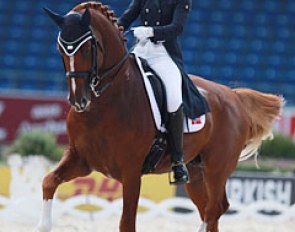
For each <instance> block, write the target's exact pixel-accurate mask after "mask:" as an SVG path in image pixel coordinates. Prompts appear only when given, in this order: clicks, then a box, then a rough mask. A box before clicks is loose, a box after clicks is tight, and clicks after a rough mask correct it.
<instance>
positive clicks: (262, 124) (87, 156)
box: [38, 2, 283, 232]
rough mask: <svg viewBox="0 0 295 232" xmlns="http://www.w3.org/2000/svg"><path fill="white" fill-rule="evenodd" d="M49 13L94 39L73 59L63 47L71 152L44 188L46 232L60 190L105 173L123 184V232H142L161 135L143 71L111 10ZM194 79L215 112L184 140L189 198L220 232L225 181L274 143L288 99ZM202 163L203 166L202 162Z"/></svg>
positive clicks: (206, 226)
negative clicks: (148, 163) (143, 194)
mask: <svg viewBox="0 0 295 232" xmlns="http://www.w3.org/2000/svg"><path fill="white" fill-rule="evenodd" d="M46 11H47V13H48V14H49V16H50V17H51V18H52V19H53V20H54V21H55V23H56V24H57V25H58V26H59V28H60V29H61V33H63V30H68V31H71V30H72V29H73V28H70V27H69V28H68V26H69V23H68V21H67V20H68V18H69V17H73V16H71V15H73V14H76V15H79V17H80V18H79V20H80V22H79V25H87V24H88V26H89V24H90V28H91V33H90V34H88V36H89V38H88V37H87V38H88V39H85V41H84V43H83V44H81V46H78V48H77V51H76V52H75V53H74V55H69V54H67V53H69V51H68V52H67V51H66V48H64V47H62V43H61V42H60V41H59V45H58V47H59V51H60V53H61V55H62V58H63V61H64V65H65V69H66V72H67V77H68V88H69V102H70V104H71V105H72V108H71V110H70V111H69V113H68V117H67V130H68V136H69V147H68V148H67V149H66V150H65V151H64V154H63V157H62V159H61V161H60V162H59V165H58V166H57V168H56V169H55V170H54V171H52V172H50V173H49V174H48V175H47V176H46V177H45V178H44V180H43V212H42V218H41V220H40V222H39V225H38V228H39V231H50V229H51V219H50V218H51V206H52V199H53V196H54V193H55V191H56V188H57V187H58V185H59V184H61V183H63V182H65V181H69V180H72V179H73V178H76V177H82V176H86V175H88V174H90V173H91V172H92V171H98V172H101V173H103V174H104V175H106V176H109V177H112V178H115V179H116V180H118V181H120V182H121V183H122V185H123V213H122V217H121V221H120V232H135V224H136V223H135V221H136V214H137V206H138V199H139V193H140V186H141V176H142V166H143V163H144V161H145V158H146V155H147V154H148V153H149V151H150V149H151V146H152V144H153V141H154V139H155V136H156V135H157V133H158V131H157V129H156V126H155V123H154V119H153V116H152V113H151V109H150V103H149V100H148V97H147V95H146V91H145V87H144V82H143V80H142V78H141V77H140V75H141V74H140V71H139V69H138V66H137V64H136V63H135V60H134V58H133V57H132V56H129V55H128V52H127V50H126V46H125V44H124V38H123V37H122V28H118V26H117V24H116V19H115V18H114V13H113V12H111V11H109V10H108V7H106V6H103V5H102V4H101V3H96V2H87V3H82V4H79V5H77V6H76V7H74V8H73V9H72V11H70V12H69V13H68V14H67V15H66V16H61V15H58V14H56V13H53V12H51V11H49V10H46ZM79 25H77V26H79ZM73 33H74V32H73ZM85 38H86V37H85ZM68 48H69V49H71V48H72V47H68ZM126 54H127V55H126ZM191 79H192V80H193V82H194V83H195V84H196V85H197V86H198V87H199V88H200V89H202V94H203V95H204V96H205V97H206V99H207V101H208V103H209V106H210V109H211V112H210V113H207V114H206V124H205V126H204V128H203V129H202V130H201V131H200V132H198V133H192V134H186V135H185V137H184V151H185V157H184V158H185V163H186V164H187V167H188V170H189V175H190V183H188V184H186V190H187V192H188V194H189V196H190V198H191V199H192V201H193V203H194V204H195V205H196V206H197V208H198V210H199V213H200V217H201V219H202V221H203V223H202V225H201V227H200V228H199V231H200V232H205V231H206V232H209V231H210V232H217V231H218V220H219V218H220V217H221V215H222V214H224V213H225V211H226V210H227V209H228V207H229V203H228V200H227V196H226V192H225V184H226V180H227V178H228V176H229V175H230V174H231V173H232V172H233V171H234V169H235V167H236V165H237V163H238V161H239V159H241V158H242V157H246V156H247V157H248V156H251V155H253V154H255V153H256V152H257V149H258V147H259V146H260V144H261V141H262V140H263V139H265V138H267V137H268V136H269V135H271V130H272V122H273V121H274V119H275V118H277V117H278V116H279V114H280V110H281V108H282V105H283V99H282V98H281V97H278V96H275V95H271V94H265V93H261V92H257V91H254V90H250V89H230V88H228V87H226V86H223V85H220V84H217V83H214V82H211V81H207V80H204V79H202V78H200V77H196V76H191ZM198 156H200V157H201V160H202V163H201V165H198V164H197V162H195V159H196V157H198ZM170 167H171V164H170V155H169V148H168V149H167V151H166V153H165V154H164V156H163V158H162V159H161V161H160V162H159V164H158V165H157V167H156V169H155V171H154V173H167V172H170Z"/></svg>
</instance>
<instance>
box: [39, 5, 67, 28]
mask: <svg viewBox="0 0 295 232" xmlns="http://www.w3.org/2000/svg"><path fill="white" fill-rule="evenodd" d="M43 10H44V11H45V12H46V13H47V14H48V15H49V17H50V18H51V19H52V20H53V21H54V22H55V23H56V24H57V26H58V27H61V25H62V24H63V22H64V20H65V18H64V16H62V15H59V14H57V13H54V12H53V11H51V10H49V9H48V8H46V7H44V8H43Z"/></svg>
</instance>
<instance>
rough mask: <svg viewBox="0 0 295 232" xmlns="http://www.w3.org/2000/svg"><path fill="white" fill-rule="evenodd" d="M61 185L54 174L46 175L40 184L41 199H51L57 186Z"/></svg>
mask: <svg viewBox="0 0 295 232" xmlns="http://www.w3.org/2000/svg"><path fill="white" fill-rule="evenodd" d="M60 183H61V180H60V178H58V176H57V175H56V174H55V173H54V172H50V173H49V174H47V175H46V176H45V177H44V179H43V183H42V189H43V199H52V198H53V195H54V192H55V190H56V188H57V186H58V185H59V184H60Z"/></svg>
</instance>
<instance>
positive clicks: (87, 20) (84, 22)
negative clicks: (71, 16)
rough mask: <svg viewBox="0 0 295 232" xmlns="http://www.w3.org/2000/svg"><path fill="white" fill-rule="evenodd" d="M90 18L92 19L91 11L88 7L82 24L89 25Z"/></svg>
mask: <svg viewBox="0 0 295 232" xmlns="http://www.w3.org/2000/svg"><path fill="white" fill-rule="evenodd" d="M90 20H91V15H90V11H89V9H88V8H86V10H85V11H84V13H83V15H82V19H81V24H82V25H83V26H86V27H88V26H89V25H90Z"/></svg>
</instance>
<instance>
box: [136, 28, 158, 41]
mask: <svg viewBox="0 0 295 232" xmlns="http://www.w3.org/2000/svg"><path fill="white" fill-rule="evenodd" d="M131 30H133V34H134V36H135V37H136V38H137V39H138V40H139V41H144V40H147V39H148V38H150V37H153V36H154V29H153V28H152V27H144V26H140V27H133V28H131Z"/></svg>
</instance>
